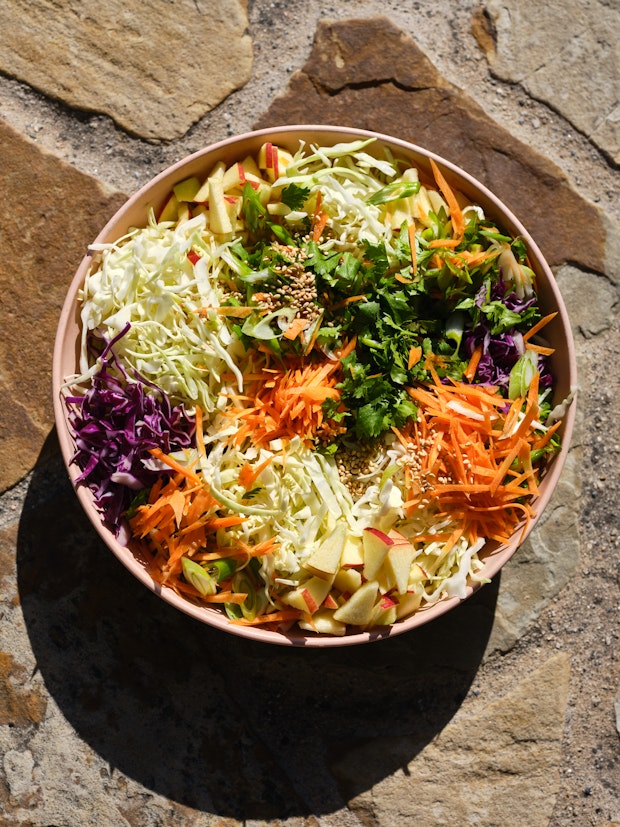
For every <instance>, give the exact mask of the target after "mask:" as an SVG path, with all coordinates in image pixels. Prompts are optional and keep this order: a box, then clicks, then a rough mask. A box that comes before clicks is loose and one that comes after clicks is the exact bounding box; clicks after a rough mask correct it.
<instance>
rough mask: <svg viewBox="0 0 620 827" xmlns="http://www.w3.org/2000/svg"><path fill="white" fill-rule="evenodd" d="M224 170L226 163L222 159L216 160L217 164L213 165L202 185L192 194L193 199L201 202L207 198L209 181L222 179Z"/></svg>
mask: <svg viewBox="0 0 620 827" xmlns="http://www.w3.org/2000/svg"><path fill="white" fill-rule="evenodd" d="M225 170H226V164H225V163H224V162H223V161H218V162H217V164H215V165H214V167H213V169H212V170H211V172H210V173H209V174H208V175H207V177H206V178H205V180H204V182H203V184H202V186H201V187H200V189H199V190H198V192H197V193H196V195H195V196H194V201H196V202H197V203H199V204H203V203H204V202H205V201H208V200H209V182H210V181H212V180H218V179H219V180H223V178H224V172H225Z"/></svg>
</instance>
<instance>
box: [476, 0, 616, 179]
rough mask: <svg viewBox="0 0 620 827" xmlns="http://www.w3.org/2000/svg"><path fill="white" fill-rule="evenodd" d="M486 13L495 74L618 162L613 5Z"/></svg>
mask: <svg viewBox="0 0 620 827" xmlns="http://www.w3.org/2000/svg"><path fill="white" fill-rule="evenodd" d="M486 10H487V14H488V16H489V18H490V19H491V21H492V24H493V28H494V30H495V32H494V33H495V48H494V49H490V50H489V51H488V57H489V61H490V64H491V68H492V71H493V72H494V74H495V75H497V77H499V78H501V79H502V80H506V81H508V82H509V83H519V84H521V86H522V87H523V88H524V90H525V91H526V92H527V93H528V94H530V95H531V96H532V97H534V98H537V99H538V100H540V101H543V102H544V103H546V104H548V105H549V106H550V107H551V108H552V109H554V110H555V111H557V112H559V113H560V114H561V115H562V116H563V117H565V118H566V119H567V120H568V121H570V122H571V123H572V124H573V125H574V126H575V127H576V128H577V129H578V130H580V131H581V132H583V133H584V134H585V135H587V136H588V138H590V140H591V141H592V142H593V143H594V144H596V146H598V147H599V148H600V149H601V150H602V151H603V152H604V153H605V154H607V155H608V156H609V157H611V158H612V159H613V160H614V161H615V163H616V164H617V163H619V162H620V103H619V102H618V92H619V90H620V46H619V40H618V31H619V30H620V7H619V6H618V4H617V3H607V2H599V0H568V2H567V0H549V2H546V3H539V2H537V0H525V2H524V0H490V2H488V3H487V4H486ZM541 31H544V32H545V36H544V37H541V36H540V32H541Z"/></svg>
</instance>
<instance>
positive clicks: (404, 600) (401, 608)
mask: <svg viewBox="0 0 620 827" xmlns="http://www.w3.org/2000/svg"><path fill="white" fill-rule="evenodd" d="M421 602H422V592H420V593H419V594H418V593H417V592H407V594H401V595H400V596H399V598H398V606H397V607H396V618H397V620H400V618H401V617H407V616H408V615H410V614H412V613H413V612H415V611H416V610H417V609H418V608H419V606H420V603H421Z"/></svg>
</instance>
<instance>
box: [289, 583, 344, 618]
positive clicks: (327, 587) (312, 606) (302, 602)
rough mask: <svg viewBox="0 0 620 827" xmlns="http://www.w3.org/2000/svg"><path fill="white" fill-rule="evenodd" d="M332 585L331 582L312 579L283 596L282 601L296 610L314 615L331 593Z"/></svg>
mask: <svg viewBox="0 0 620 827" xmlns="http://www.w3.org/2000/svg"><path fill="white" fill-rule="evenodd" d="M331 588H332V584H331V581H330V580H322V579H321V578H320V577H311V578H310V579H309V580H306V581H305V582H304V583H301V584H300V585H299V586H297V587H296V588H294V589H291V591H290V592H288V593H287V594H285V595H283V597H282V601H283V602H284V603H286V604H287V605H289V606H292V607H293V608H294V609H300V610H301V611H302V612H309V613H310V614H314V613H315V612H316V611H318V609H319V607H320V606H321V604H322V603H323V601H324V600H325V598H326V597H327V595H328V594H329V593H330V591H331Z"/></svg>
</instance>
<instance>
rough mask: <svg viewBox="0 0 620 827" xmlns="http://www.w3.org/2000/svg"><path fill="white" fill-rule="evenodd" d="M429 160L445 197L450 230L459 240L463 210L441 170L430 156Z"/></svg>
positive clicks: (461, 234) (463, 220) (462, 232)
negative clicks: (448, 210) (450, 221)
mask: <svg viewBox="0 0 620 827" xmlns="http://www.w3.org/2000/svg"><path fill="white" fill-rule="evenodd" d="M429 160H430V163H431V169H432V170H433V175H434V177H435V181H436V182H437V186H438V187H439V189H440V191H441V194H442V195H443V197H444V198H445V199H446V202H447V204H448V208H449V209H450V218H451V219H452V232H453V235H454V238H455V239H459V240H460V239H462V238H463V234H464V232H465V219H464V218H463V211H462V210H461V208H460V207H459V202H458V201H457V200H456V195H455V194H454V192H453V191H452V189H451V187H450V185H449V184H448V182H447V181H446V179H445V178H444V176H443V175H442V173H441V170H440V169H439V167H438V166H437V164H436V163H435V161H433V159H432V158H430V159H429Z"/></svg>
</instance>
